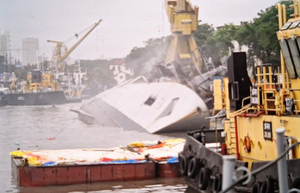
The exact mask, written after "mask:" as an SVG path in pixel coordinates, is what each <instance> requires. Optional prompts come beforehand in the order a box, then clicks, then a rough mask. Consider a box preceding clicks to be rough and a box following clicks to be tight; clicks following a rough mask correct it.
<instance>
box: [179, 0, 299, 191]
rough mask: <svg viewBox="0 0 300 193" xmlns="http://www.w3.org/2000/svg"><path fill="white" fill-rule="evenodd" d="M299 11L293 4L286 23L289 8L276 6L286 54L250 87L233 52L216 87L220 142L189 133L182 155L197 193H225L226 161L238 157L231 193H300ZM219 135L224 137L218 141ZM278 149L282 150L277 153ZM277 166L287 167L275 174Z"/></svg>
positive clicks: (215, 125)
mask: <svg viewBox="0 0 300 193" xmlns="http://www.w3.org/2000/svg"><path fill="white" fill-rule="evenodd" d="M299 5H300V4H299V0H294V6H293V7H294V14H293V15H292V18H291V19H289V20H288V21H286V8H285V5H281V4H279V3H278V4H277V5H276V7H277V9H278V20H279V31H278V32H277V37H278V41H279V44H280V47H281V52H282V54H281V55H282V56H281V66H280V68H277V67H274V66H272V65H269V64H265V65H260V66H257V69H256V81H255V82H254V83H252V82H251V81H250V79H249V77H248V75H247V72H246V66H247V65H246V54H245V53H244V52H232V54H231V56H230V57H229V60H228V77H226V78H223V79H222V80H215V81H214V99H215V101H214V110H215V112H216V113H217V112H218V113H217V114H215V115H214V116H212V117H209V119H210V120H211V129H213V131H215V133H216V136H219V137H218V139H215V140H214V142H217V143H216V144H215V146H214V147H215V148H209V147H208V140H207V139H206V136H205V134H206V132H205V129H200V130H196V131H193V132H189V133H188V136H187V140H186V143H185V147H184V149H183V151H182V152H181V153H180V154H179V165H180V170H181V173H182V174H183V175H184V177H185V180H186V182H187V184H188V185H189V186H190V187H192V188H193V189H195V190H197V191H198V192H220V191H221V189H222V180H223V182H224V178H223V177H222V176H224V173H222V171H224V169H226V168H224V167H223V164H224V161H223V158H224V157H223V155H233V156H235V158H236V161H235V162H234V163H235V167H236V168H238V170H237V171H236V173H232V176H233V177H236V181H235V183H233V186H232V187H231V188H232V189H231V190H230V192H234V190H236V191H237V192H253V193H254V192H260V193H273V192H279V190H280V192H288V191H287V189H293V188H294V189H296V188H297V189H300V172H299V171H300V159H299V158H300V147H299V146H298V145H299V142H298V140H299V139H300V131H299V128H298V126H299V125H300V114H299V113H300V31H299V28H300V9H299ZM276 131H277V132H276ZM279 131H280V132H281V131H285V139H284V140H282V141H281V140H280V139H279V137H276V133H277V134H278V132H279ZM221 132H222V136H223V137H220V135H217V134H218V133H219V134H220V133H221ZM277 136H278V135H277ZM278 143H282V144H284V145H283V147H282V150H280V149H279V148H277V144H278ZM220 144H221V145H220ZM220 150H221V151H220ZM280 152H283V154H280ZM279 156H281V157H279ZM279 158H281V159H279ZM282 159H283V161H282ZM285 159H286V162H284V160H285ZM276 162H280V163H283V165H281V166H284V163H286V166H285V167H278V169H277V165H276ZM272 163H273V165H272ZM241 166H242V167H241ZM238 171H242V172H238ZM243 174H245V175H243ZM279 174H281V175H279ZM242 175H243V176H242ZM233 181H234V180H233ZM223 185H224V183H223ZM229 188H230V187H229ZM223 191H224V192H225V191H227V190H224V189H223ZM298 191H299V190H297V191H295V192H298ZM291 192H294V191H291Z"/></svg>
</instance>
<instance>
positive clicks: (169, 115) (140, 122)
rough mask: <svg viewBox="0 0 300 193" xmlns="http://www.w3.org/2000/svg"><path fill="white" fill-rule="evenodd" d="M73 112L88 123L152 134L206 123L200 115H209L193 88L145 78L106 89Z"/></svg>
mask: <svg viewBox="0 0 300 193" xmlns="http://www.w3.org/2000/svg"><path fill="white" fill-rule="evenodd" d="M187 99H188V100H187ZM73 111H76V112H77V113H78V114H79V118H80V119H82V120H84V121H86V122H88V123H94V124H101V125H106V126H117V127H122V128H125V129H146V130H147V131H148V132H149V133H159V132H170V131H172V132H174V131H180V130H182V128H186V127H184V125H185V126H186V124H190V125H193V126H196V125H199V124H200V125H201V124H206V123H207V121H206V120H204V119H197V118H199V117H200V116H203V117H204V116H207V115H208V108H207V106H206V104H205V102H204V101H203V100H202V99H201V98H200V97H199V96H198V95H197V94H196V93H195V92H194V91H193V90H191V89H190V88H188V87H186V86H184V85H182V84H178V83H174V82H154V83H148V82H147V81H146V79H145V78H144V77H138V78H136V79H134V80H132V81H129V82H127V83H125V84H123V85H120V86H117V87H114V88H112V89H110V90H107V91H105V92H103V93H101V94H99V95H97V96H95V97H94V98H92V99H91V100H89V101H88V102H85V103H84V104H83V105H82V106H81V108H80V110H73ZM187 120H189V121H187Z"/></svg>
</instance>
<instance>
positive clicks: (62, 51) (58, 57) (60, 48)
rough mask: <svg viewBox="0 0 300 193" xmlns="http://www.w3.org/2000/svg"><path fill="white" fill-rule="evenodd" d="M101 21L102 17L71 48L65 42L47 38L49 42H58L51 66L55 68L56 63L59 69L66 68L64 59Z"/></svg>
mask: <svg viewBox="0 0 300 193" xmlns="http://www.w3.org/2000/svg"><path fill="white" fill-rule="evenodd" d="M101 21H102V20H101V19H100V20H99V21H98V22H97V23H95V24H94V25H93V27H92V28H91V29H90V30H89V31H88V32H87V33H86V34H85V35H84V36H83V37H82V38H81V39H79V40H78V41H77V42H76V43H75V44H74V45H73V46H72V47H71V48H70V49H68V47H67V46H66V45H65V43H64V42H61V41H53V40H47V42H50V43H56V47H55V50H54V53H53V56H52V60H51V67H52V68H53V65H54V66H55V67H56V68H57V70H59V71H63V70H64V63H63V61H64V60H65V59H66V58H67V57H68V56H69V55H70V54H71V53H72V52H73V51H74V49H75V48H76V47H77V46H78V45H79V44H80V43H81V42H82V41H83V40H84V39H85V38H86V37H87V36H88V35H89V34H90V33H91V32H92V31H93V30H94V29H95V28H96V27H97V26H98V25H99V24H100V22H101ZM75 36H76V35H75ZM76 37H78V34H77V36H76Z"/></svg>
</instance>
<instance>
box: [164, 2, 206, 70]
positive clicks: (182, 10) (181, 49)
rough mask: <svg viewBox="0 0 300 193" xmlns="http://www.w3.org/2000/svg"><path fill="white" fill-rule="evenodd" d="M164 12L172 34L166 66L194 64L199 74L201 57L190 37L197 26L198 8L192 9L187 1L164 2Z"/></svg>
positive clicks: (192, 38) (193, 40)
mask: <svg viewBox="0 0 300 193" xmlns="http://www.w3.org/2000/svg"><path fill="white" fill-rule="evenodd" d="M165 10H166V13H167V16H168V18H169V22H170V24H171V32H172V39H171V42H170V45H169V50H168V54H167V56H166V59H165V62H166V64H171V63H174V62H176V63H178V64H179V65H180V66H182V65H186V64H188V65H190V64H194V65H195V66H196V69H197V70H198V73H201V72H202V57H201V54H200V52H199V50H198V48H197V45H196V41H195V39H194V37H193V35H192V34H193V32H195V31H196V30H197V26H198V10H199V8H198V6H194V7H193V6H192V4H191V3H190V1H189V0H165Z"/></svg>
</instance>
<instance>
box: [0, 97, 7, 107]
mask: <svg viewBox="0 0 300 193" xmlns="http://www.w3.org/2000/svg"><path fill="white" fill-rule="evenodd" d="M6 105H7V101H6V98H5V97H0V107H3V106H6Z"/></svg>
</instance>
